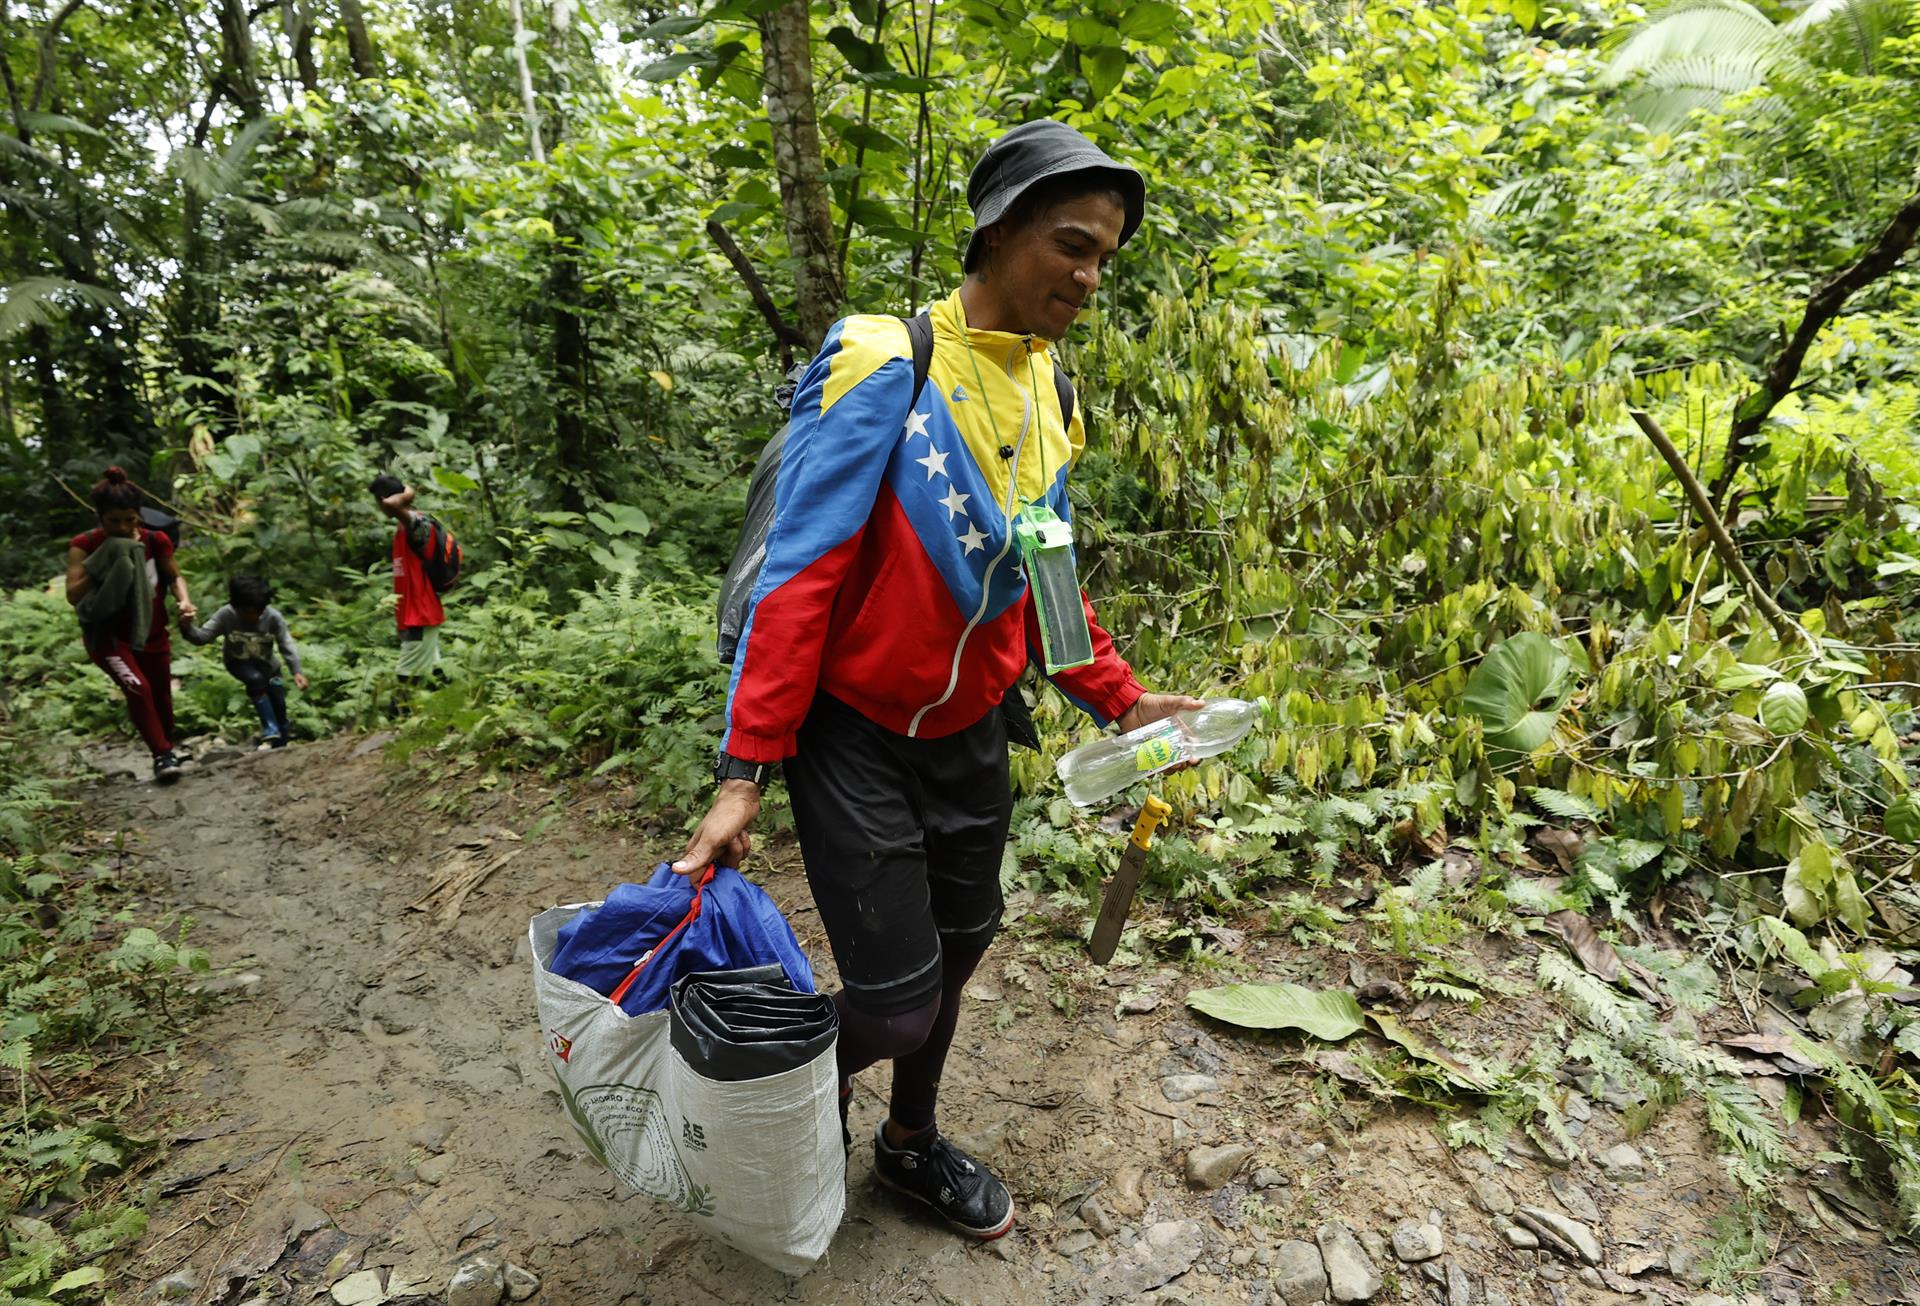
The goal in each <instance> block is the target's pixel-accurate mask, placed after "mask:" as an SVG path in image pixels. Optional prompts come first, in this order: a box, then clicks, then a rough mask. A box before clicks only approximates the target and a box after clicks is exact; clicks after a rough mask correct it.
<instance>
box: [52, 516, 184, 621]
mask: <svg viewBox="0 0 1920 1306" xmlns="http://www.w3.org/2000/svg"><path fill="white" fill-rule="evenodd" d="M138 531H139V534H140V542H141V543H142V544H144V545H146V546H147V574H148V576H149V577H150V578H151V579H152V581H153V624H152V625H151V626H150V627H149V628H148V630H147V642H146V646H145V651H147V652H169V651H171V650H172V648H173V637H172V635H171V633H170V632H169V631H168V629H167V586H168V584H169V583H170V582H169V581H168V580H167V574H166V573H167V568H166V567H164V566H163V564H169V563H171V561H172V559H173V541H172V540H170V539H168V538H167V537H166V536H164V535H162V534H161V533H160V532H159V531H150V530H148V529H147V528H146V527H144V526H141V527H139V528H138ZM106 538H107V533H106V531H104V530H102V529H101V528H100V527H98V526H96V527H94V528H93V529H92V530H90V531H82V532H81V533H80V534H78V535H76V536H74V537H73V539H72V540H70V541H68V543H69V545H70V546H71V547H72V548H76V549H78V550H80V552H82V553H92V552H93V551H94V550H95V549H97V548H99V547H100V546H101V545H102V544H103V543H105V542H106ZM115 633H116V634H117V635H119V636H120V638H121V639H130V638H132V636H133V614H132V613H130V612H129V613H124V614H122V615H121V618H120V623H119V626H118V627H117V628H116V630H115Z"/></svg>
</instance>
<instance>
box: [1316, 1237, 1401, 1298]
mask: <svg viewBox="0 0 1920 1306" xmlns="http://www.w3.org/2000/svg"><path fill="white" fill-rule="evenodd" d="M1314 1241H1315V1242H1317V1243H1319V1244H1320V1260H1321V1263H1322V1264H1323V1265H1325V1266H1326V1270H1327V1288H1328V1290H1329V1291H1330V1292H1331V1293H1332V1294H1333V1299H1334V1300H1335V1301H1368V1300H1370V1299H1371V1298H1372V1297H1373V1295H1374V1294H1375V1293H1377V1292H1379V1291H1380V1289H1381V1288H1382V1287H1384V1286H1385V1285H1384V1283H1383V1281H1382V1280H1381V1278H1380V1271H1379V1270H1377V1269H1375V1268H1374V1265H1373V1261H1372V1260H1370V1259H1369V1258H1368V1256H1367V1253H1366V1250H1365V1249H1364V1248H1362V1247H1361V1246H1360V1240H1359V1239H1358V1238H1356V1237H1354V1236H1353V1230H1351V1229H1349V1228H1347V1226H1346V1225H1344V1224H1342V1223H1341V1222H1340V1221H1338V1220H1329V1221H1328V1222H1327V1223H1325V1224H1323V1225H1321V1226H1320V1227H1319V1228H1318V1229H1316V1230H1315V1231H1314Z"/></svg>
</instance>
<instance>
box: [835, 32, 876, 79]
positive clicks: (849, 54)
mask: <svg viewBox="0 0 1920 1306" xmlns="http://www.w3.org/2000/svg"><path fill="white" fill-rule="evenodd" d="M827 44H828V45H830V46H832V47H833V48H834V49H836V50H838V51H839V52H840V57H841V58H843V59H845V60H846V61H847V66H848V67H849V68H851V69H853V70H854V71H855V72H857V73H878V72H885V71H887V69H888V68H889V67H891V65H889V64H888V63H887V52H886V50H884V49H883V48H882V47H881V46H880V43H879V42H877V41H869V40H867V39H866V38H865V37H863V36H861V35H859V34H858V33H857V32H855V31H853V30H852V29H851V28H847V27H836V28H834V29H833V30H832V31H830V32H828V33H827Z"/></svg>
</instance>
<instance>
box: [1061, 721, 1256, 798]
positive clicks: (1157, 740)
mask: <svg viewBox="0 0 1920 1306" xmlns="http://www.w3.org/2000/svg"><path fill="white" fill-rule="evenodd" d="M1259 711H1260V709H1259V707H1258V705H1256V704H1253V703H1249V702H1246V701H1245V700H1244V699H1238V698H1216V699H1214V700H1213V701H1212V702H1210V703H1208V704H1207V705H1206V706H1205V707H1203V708H1200V709H1199V710H1198V711H1194V712H1176V713H1174V714H1173V715H1172V716H1170V717H1166V718H1165V719H1163V720H1160V721H1155V722H1152V723H1150V724H1148V725H1144V726H1141V727H1140V728H1139V729H1138V730H1129V731H1128V732H1127V733H1126V734H1124V735H1112V736H1109V737H1108V738H1105V739H1096V740H1094V741H1093V742H1092V743H1091V744H1085V745H1083V746H1081V747H1079V748H1076V749H1074V750H1073V751H1072V752H1071V753H1068V754H1067V755H1066V756H1065V757H1063V758H1061V759H1060V761H1059V764H1058V766H1057V768H1056V769H1057V770H1058V771H1059V772H1060V781H1061V783H1062V784H1064V785H1066V787H1067V797H1068V798H1070V799H1072V800H1073V802H1074V803H1075V804H1076V805H1077V806H1080V807H1088V806H1091V805H1092V804H1094V803H1097V802H1100V801H1102V800H1103V799H1107V798H1111V797H1113V796H1114V795H1115V794H1117V793H1119V792H1120V791H1121V790H1122V789H1125V788H1126V787H1127V786H1128V785H1131V784H1137V783H1138V782H1140V781H1142V780H1144V779H1146V778H1147V777H1148V776H1150V775H1158V774H1160V772H1162V771H1165V770H1168V769H1169V768H1171V767H1175V766H1179V765H1180V764H1181V763H1183V762H1193V761H1197V760H1198V759H1200V758H1203V757H1212V756H1213V755H1214V754H1216V753H1224V752H1226V751H1227V750H1228V749H1229V748H1232V747H1233V746H1234V745H1235V744H1237V743H1239V742H1240V741H1241V740H1242V739H1244V738H1246V735H1247V732H1248V731H1249V730H1252V729H1253V722H1254V718H1255V717H1256V716H1257V715H1258V714H1259Z"/></svg>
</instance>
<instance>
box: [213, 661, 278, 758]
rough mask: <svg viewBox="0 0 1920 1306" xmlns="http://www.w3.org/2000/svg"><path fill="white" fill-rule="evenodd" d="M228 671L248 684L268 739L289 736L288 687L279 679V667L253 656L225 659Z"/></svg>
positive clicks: (249, 694)
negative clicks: (255, 658) (257, 659)
mask: <svg viewBox="0 0 1920 1306" xmlns="http://www.w3.org/2000/svg"><path fill="white" fill-rule="evenodd" d="M226 662H227V671H228V673H229V674H231V675H232V676H233V678H234V679H235V680H238V681H239V682H240V683H241V684H243V685H245V686H246V687H247V697H248V698H249V699H251V700H252V701H253V707H254V710H255V711H256V712H258V713H259V714H260V724H261V725H262V726H263V727H265V729H266V732H267V737H268V738H269V739H276V738H277V739H286V738H289V737H290V736H291V734H292V729H293V727H292V726H291V725H290V724H289V723H288V721H287V687H286V685H284V684H283V683H281V680H280V669H279V668H278V667H277V666H276V665H274V664H273V663H271V662H259V661H255V660H254V659H252V658H234V657H230V658H228V659H227V660H226Z"/></svg>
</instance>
